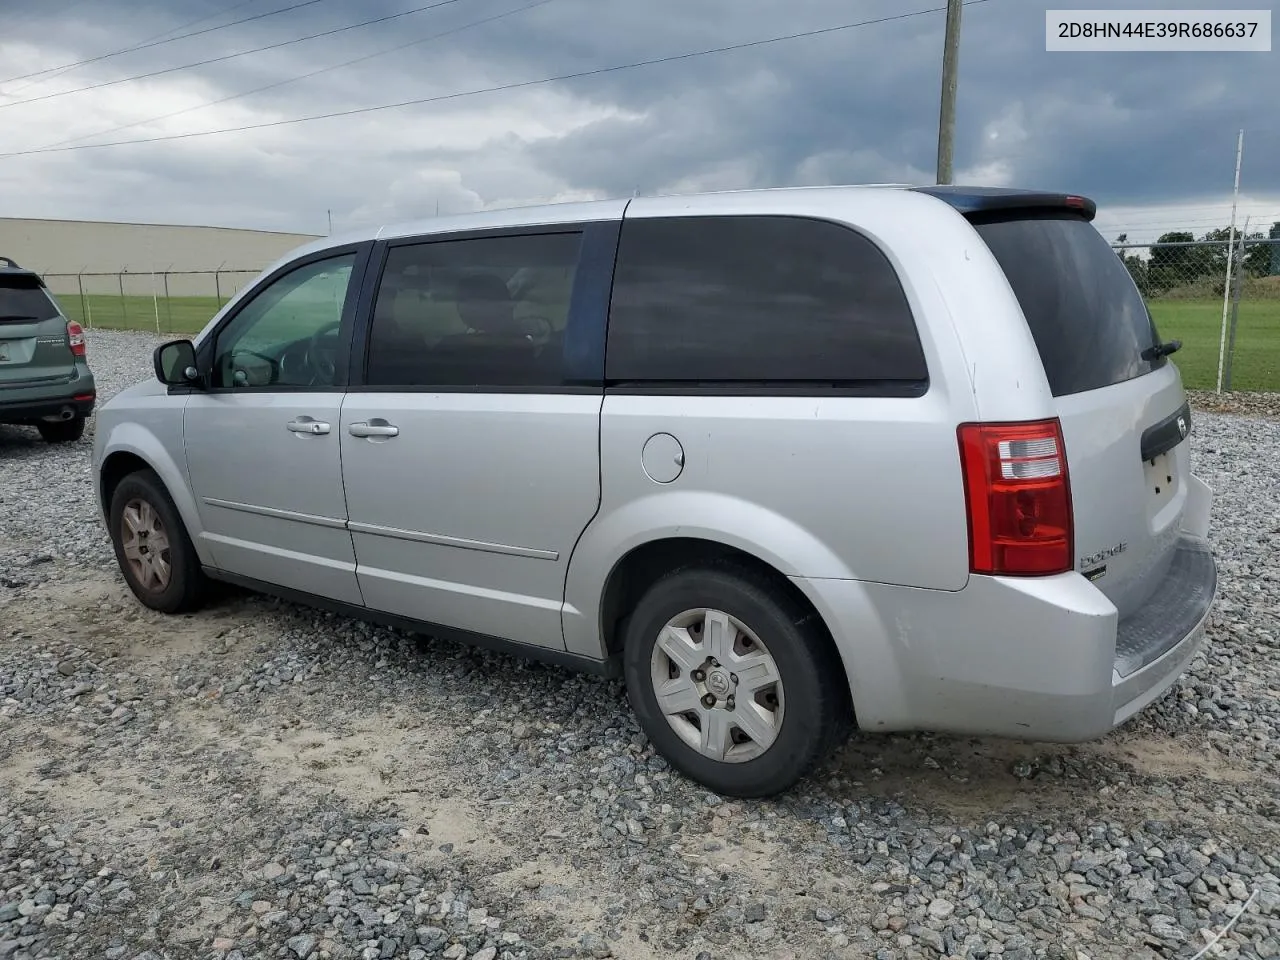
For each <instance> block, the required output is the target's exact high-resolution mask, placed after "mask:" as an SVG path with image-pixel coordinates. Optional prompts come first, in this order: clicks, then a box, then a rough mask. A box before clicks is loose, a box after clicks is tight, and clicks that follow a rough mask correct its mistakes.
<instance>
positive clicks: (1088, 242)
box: [974, 214, 1166, 397]
mask: <svg viewBox="0 0 1280 960" xmlns="http://www.w3.org/2000/svg"><path fill="white" fill-rule="evenodd" d="M974 228H975V229H976V230H977V231H978V233H979V234H980V235H981V236H982V239H983V240H984V241H985V242H986V244H987V246H988V247H989V248H990V249H991V252H992V253H993V254H995V257H996V260H998V261H999V262H1000V266H1001V268H1002V269H1003V270H1004V274H1005V276H1006V277H1007V278H1008V279H1009V285H1010V286H1011V287H1013V292H1014V293H1015V294H1016V295H1017V298H1018V302H1019V303H1020V304H1021V305H1022V312H1023V314H1024V315H1025V316H1026V318H1027V324H1028V326H1030V328H1031V335H1032V336H1033V337H1034V338H1035V341H1036V347H1037V349H1038V350H1039V352H1040V360H1041V362H1042V363H1043V364H1044V371H1045V374H1046V375H1047V376H1048V378H1049V386H1050V387H1051V388H1052V390H1053V394H1054V396H1058V397H1060V396H1065V395H1067V394H1072V393H1083V392H1084V391H1086V390H1097V389H1099V388H1101V387H1107V386H1110V385H1112V384H1114V383H1121V382H1123V381H1125V380H1132V379H1133V378H1134V377H1140V376H1142V375H1143V374H1146V373H1150V372H1151V371H1152V370H1154V369H1156V368H1157V367H1160V366H1162V365H1163V364H1164V363H1165V362H1166V361H1165V360H1164V359H1163V358H1157V359H1155V360H1144V359H1143V358H1142V352H1143V351H1144V350H1146V349H1147V348H1148V347H1151V346H1152V345H1153V344H1156V343H1158V342H1159V337H1158V335H1157V333H1156V329H1155V324H1154V322H1153V321H1152V319H1151V314H1150V312H1149V311H1148V310H1147V306H1146V304H1145V303H1144V302H1143V300H1142V295H1141V294H1140V293H1139V292H1138V288H1137V287H1136V286H1135V285H1134V283H1133V280H1132V278H1131V277H1130V276H1129V271H1128V270H1126V269H1125V266H1124V264H1123V263H1122V262H1121V260H1120V258H1119V257H1118V256H1116V253H1115V251H1114V250H1112V249H1111V247H1110V246H1108V244H1107V242H1106V240H1104V239H1103V238H1102V235H1101V234H1099V233H1098V231H1097V230H1095V229H1094V228H1093V225H1092V224H1090V223H1089V222H1088V221H1087V220H1085V219H1084V218H1082V217H1079V216H1075V215H1070V214H1064V215H1058V216H1055V215H1049V216H1045V215H1042V214H1039V215H1036V216H1034V217H1026V216H1024V217H1021V218H1016V217H1001V218H998V219H995V218H993V219H983V220H980V221H979V222H976V223H975V224H974Z"/></svg>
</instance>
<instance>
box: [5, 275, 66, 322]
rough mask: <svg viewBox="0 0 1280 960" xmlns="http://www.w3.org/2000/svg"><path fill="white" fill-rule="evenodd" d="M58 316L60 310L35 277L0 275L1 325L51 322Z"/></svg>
mask: <svg viewBox="0 0 1280 960" xmlns="http://www.w3.org/2000/svg"><path fill="white" fill-rule="evenodd" d="M57 315H58V308H57V307H56V306H55V305H54V303H53V301H52V300H51V299H50V298H49V295H48V294H46V293H45V292H44V287H43V286H42V285H41V284H40V281H39V280H37V279H36V278H35V277H32V276H23V275H21V274H17V275H10V276H2V275H0V323H3V322H4V321H6V320H49V319H51V318H53V317H56V316H57Z"/></svg>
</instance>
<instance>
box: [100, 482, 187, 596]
mask: <svg viewBox="0 0 1280 960" xmlns="http://www.w3.org/2000/svg"><path fill="white" fill-rule="evenodd" d="M110 521H111V542H112V545H113V546H114V547H115V553H116V561H117V562H118V563H119V564H120V571H121V572H122V573H123V574H124V579H125V582H126V583H128V584H129V589H130V590H132V591H133V594H134V596H136V597H137V598H138V599H139V600H141V601H142V603H143V604H144V605H145V606H148V607H150V608H151V609H152V610H159V611H160V612H161V613H181V612H183V611H186V610H192V609H194V608H196V607H197V606H199V604H200V601H201V600H202V599H203V597H204V589H205V577H204V571H203V570H202V569H201V568H200V558H199V557H198V556H197V555H196V551H195V547H194V546H192V543H191V538H190V537H189V536H188V535H187V530H186V527H185V526H183V523H182V518H181V517H180V516H179V515H178V508H177V507H175V506H174V504H173V500H172V499H171V498H170V497H169V493H168V491H167V490H165V488H164V484H163V483H162V482H161V481H160V478H159V477H157V476H156V475H155V474H154V473H152V472H151V471H150V470H142V471H139V472H137V473H131V474H129V476H127V477H125V478H124V479H123V480H121V481H120V485H119V486H118V487H116V489H115V492H114V493H113V494H112V496H111V509H110Z"/></svg>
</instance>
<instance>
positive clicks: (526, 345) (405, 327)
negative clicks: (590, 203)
mask: <svg viewBox="0 0 1280 960" xmlns="http://www.w3.org/2000/svg"><path fill="white" fill-rule="evenodd" d="M580 246H581V234H578V233H554V234H526V235H520V236H506V237H485V238H478V239H473V240H441V241H437V242H433V243H417V244H410V245H406V246H397V247H392V248H391V250H390V251H389V252H388V254H387V263H386V266H385V268H384V269H383V273H382V281H381V283H380V285H379V287H378V297H377V301H376V302H375V305H374V311H373V326H372V328H371V329H370V331H369V354H368V366H367V370H366V382H367V383H369V384H370V385H374V386H492V387H507V386H547V387H552V386H559V385H560V384H561V383H563V378H564V373H563V368H564V330H565V325H566V324H567V322H568V319H569V302H570V299H571V297H572V293H573V281H574V275H575V273H576V272H577V264H578V250H579V247H580Z"/></svg>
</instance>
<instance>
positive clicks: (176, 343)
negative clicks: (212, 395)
mask: <svg viewBox="0 0 1280 960" xmlns="http://www.w3.org/2000/svg"><path fill="white" fill-rule="evenodd" d="M151 363H152V365H153V366H154V367H155V371H156V379H157V380H159V381H160V382H161V383H167V384H169V385H170V386H191V385H193V384H195V383H196V382H197V381H199V379H200V371H199V370H198V369H197V368H196V348H195V346H194V345H193V344H192V343H191V341H190V340H170V341H169V342H168V343H162V344H160V346H158V347H156V350H155V353H154V354H152V355H151Z"/></svg>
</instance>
